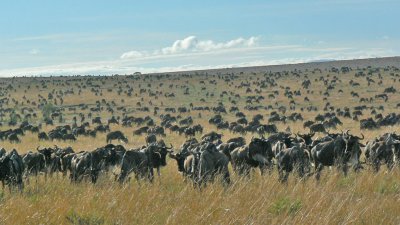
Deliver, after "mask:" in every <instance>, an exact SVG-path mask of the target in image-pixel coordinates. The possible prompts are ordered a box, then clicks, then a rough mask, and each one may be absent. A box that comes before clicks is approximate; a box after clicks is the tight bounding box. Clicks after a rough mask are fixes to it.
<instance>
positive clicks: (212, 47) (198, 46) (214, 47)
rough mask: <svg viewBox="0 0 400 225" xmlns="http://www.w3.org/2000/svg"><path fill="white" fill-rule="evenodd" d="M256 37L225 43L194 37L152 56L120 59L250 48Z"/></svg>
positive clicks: (136, 54)
mask: <svg viewBox="0 0 400 225" xmlns="http://www.w3.org/2000/svg"><path fill="white" fill-rule="evenodd" d="M258 39H259V38H258V37H250V38H248V39H245V38H237V39H234V40H230V41H226V42H214V41H212V40H199V39H198V38H197V37H196V36H189V37H186V38H184V39H182V40H176V41H175V42H174V43H173V44H172V45H171V46H168V47H165V48H162V49H159V50H155V51H154V52H153V53H152V54H148V53H147V52H139V51H129V52H125V53H123V54H122V55H121V57H120V58H121V59H132V58H133V59H137V58H140V57H156V56H161V55H175V54H182V53H201V52H211V51H220V50H227V49H239V48H251V47H255V46H256V45H257V41H258Z"/></svg>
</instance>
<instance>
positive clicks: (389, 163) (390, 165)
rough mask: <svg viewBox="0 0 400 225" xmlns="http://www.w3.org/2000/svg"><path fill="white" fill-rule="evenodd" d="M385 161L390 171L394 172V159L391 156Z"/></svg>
mask: <svg viewBox="0 0 400 225" xmlns="http://www.w3.org/2000/svg"><path fill="white" fill-rule="evenodd" d="M385 161H386V166H387V168H388V170H392V169H393V165H394V162H393V158H392V157H390V156H389V157H387V158H386V159H385Z"/></svg>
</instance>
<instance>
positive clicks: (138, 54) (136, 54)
mask: <svg viewBox="0 0 400 225" xmlns="http://www.w3.org/2000/svg"><path fill="white" fill-rule="evenodd" d="M143 56H144V54H143V53H142V52H139V51H130V52H125V53H124V54H122V55H121V59H129V58H140V57H143Z"/></svg>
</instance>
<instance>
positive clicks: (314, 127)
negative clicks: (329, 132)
mask: <svg viewBox="0 0 400 225" xmlns="http://www.w3.org/2000/svg"><path fill="white" fill-rule="evenodd" d="M310 132H311V133H317V132H321V133H326V130H325V127H324V125H323V124H322V123H316V124H313V125H311V126H310Z"/></svg>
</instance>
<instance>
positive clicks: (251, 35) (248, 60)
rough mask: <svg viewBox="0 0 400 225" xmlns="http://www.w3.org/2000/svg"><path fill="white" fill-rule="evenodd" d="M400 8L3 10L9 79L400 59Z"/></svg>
mask: <svg viewBox="0 0 400 225" xmlns="http://www.w3.org/2000/svg"><path fill="white" fill-rule="evenodd" d="M399 9H400V1H398V0H324V1H317V0H309V1H305V0H293V1H291V0H287V1H285V0H281V1H268V0H265V1H250V0H248V1H239V0H231V1H227V0H220V1H215V0H214V1H208V0H203V1H187V0H186V1H177V0H171V1H103V0H97V1H75V0H69V1H56V0H53V1H50V0H49V1H45V0H43V1H41V0H37V1H33V0H32V1H29V0H27V1H22V0H14V1H11V0H10V1H8V0H5V1H2V3H1V7H0V61H1V63H0V76H15V75H50V74H62V75H66V74H116V73H118V74H129V73H133V72H135V71H142V72H156V71H175V70H187V69H206V68H219V67H232V66H251V65H269V64H281V63H296V62H307V61H316V60H327V59H353V58H369V57H383V56H398V55H400V54H399V53H400V29H399V28H398V27H399V24H398V23H399V21H400V14H399V13H398V10H399Z"/></svg>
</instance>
